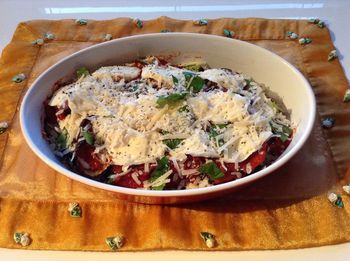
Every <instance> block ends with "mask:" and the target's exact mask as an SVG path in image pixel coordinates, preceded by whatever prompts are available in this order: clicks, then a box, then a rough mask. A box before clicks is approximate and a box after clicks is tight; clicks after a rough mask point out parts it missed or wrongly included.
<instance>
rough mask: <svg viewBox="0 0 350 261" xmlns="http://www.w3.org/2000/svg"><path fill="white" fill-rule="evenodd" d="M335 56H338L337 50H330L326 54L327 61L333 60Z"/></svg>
mask: <svg viewBox="0 0 350 261" xmlns="http://www.w3.org/2000/svg"><path fill="white" fill-rule="evenodd" d="M337 58H338V54H337V50H332V51H331V52H330V53H329V54H328V61H333V60H334V59H337Z"/></svg>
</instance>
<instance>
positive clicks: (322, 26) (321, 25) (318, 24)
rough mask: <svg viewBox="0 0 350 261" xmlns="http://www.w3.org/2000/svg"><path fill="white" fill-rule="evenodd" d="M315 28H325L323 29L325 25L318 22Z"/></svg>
mask: <svg viewBox="0 0 350 261" xmlns="http://www.w3.org/2000/svg"><path fill="white" fill-rule="evenodd" d="M317 26H318V27H320V28H325V27H326V24H325V22H323V21H319V22H318V23H317Z"/></svg>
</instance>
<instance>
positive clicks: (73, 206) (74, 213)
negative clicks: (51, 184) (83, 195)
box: [68, 202, 82, 218]
mask: <svg viewBox="0 0 350 261" xmlns="http://www.w3.org/2000/svg"><path fill="white" fill-rule="evenodd" d="M68 211H69V214H70V216H71V217H74V218H79V217H81V212H82V211H81V207H80V206H79V204H78V203H77V202H73V203H69V205H68Z"/></svg>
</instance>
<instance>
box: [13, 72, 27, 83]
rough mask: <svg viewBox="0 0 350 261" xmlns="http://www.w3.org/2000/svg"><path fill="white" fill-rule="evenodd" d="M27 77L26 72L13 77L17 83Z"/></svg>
mask: <svg viewBox="0 0 350 261" xmlns="http://www.w3.org/2000/svg"><path fill="white" fill-rule="evenodd" d="M25 79H26V76H25V74H24V73H20V74H17V75H15V76H13V77H12V81H13V82H15V83H20V82H23V81H24V80H25Z"/></svg>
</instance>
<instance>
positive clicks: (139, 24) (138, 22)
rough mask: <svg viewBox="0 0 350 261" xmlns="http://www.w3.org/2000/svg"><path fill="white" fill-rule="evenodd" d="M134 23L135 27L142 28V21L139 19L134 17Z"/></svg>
mask: <svg viewBox="0 0 350 261" xmlns="http://www.w3.org/2000/svg"><path fill="white" fill-rule="evenodd" d="M134 24H135V25H136V26H137V28H142V27H143V21H142V20H141V19H138V18H135V19H134Z"/></svg>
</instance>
